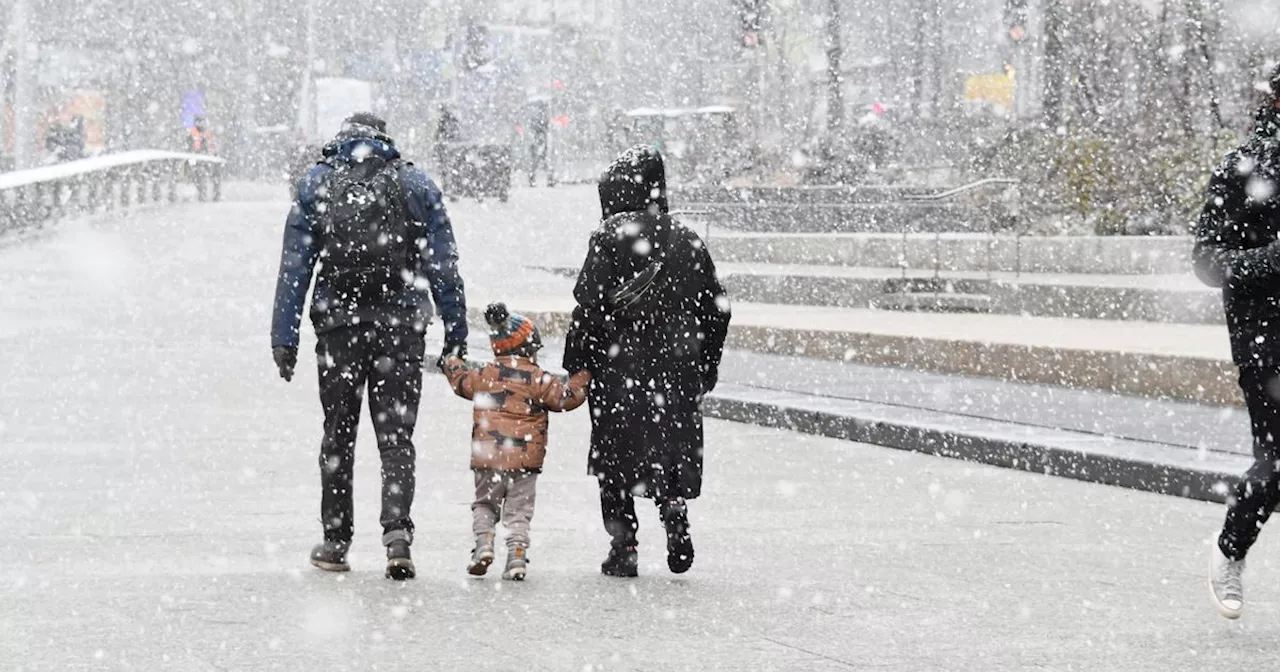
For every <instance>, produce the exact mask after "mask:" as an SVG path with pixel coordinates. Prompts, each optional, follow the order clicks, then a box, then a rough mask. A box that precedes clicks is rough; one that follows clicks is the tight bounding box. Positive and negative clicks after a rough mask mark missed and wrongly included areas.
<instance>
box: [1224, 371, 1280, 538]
mask: <svg viewBox="0 0 1280 672" xmlns="http://www.w3.org/2000/svg"><path fill="white" fill-rule="evenodd" d="M1240 389H1241V390H1242V391H1243V392H1244V400H1245V406H1247V407H1248V409H1249V420H1250V423H1251V425H1252V428H1253V459H1254V462H1253V466H1252V467H1250V468H1249V471H1248V472H1246V473H1245V475H1244V476H1243V477H1241V479H1240V483H1239V484H1238V485H1237V486H1236V489H1235V492H1234V493H1233V496H1232V497H1231V499H1230V500H1229V501H1228V508H1227V520H1226V522H1225V523H1224V524H1223V527H1222V535H1221V536H1220V537H1219V538H1218V547H1219V548H1221V549H1222V552H1223V554H1225V555H1226V556H1227V557H1229V558H1233V559H1236V560H1243V559H1244V557H1245V554H1246V553H1248V552H1249V547H1250V546H1253V542H1254V541H1256V540H1257V538H1258V532H1259V531H1260V530H1261V529H1262V526H1263V524H1265V523H1266V522H1267V519H1268V518H1270V517H1271V512H1272V511H1273V510H1274V509H1275V508H1276V505H1277V504H1280V369H1278V368H1273V367H1248V366H1246V367H1241V369H1240Z"/></svg>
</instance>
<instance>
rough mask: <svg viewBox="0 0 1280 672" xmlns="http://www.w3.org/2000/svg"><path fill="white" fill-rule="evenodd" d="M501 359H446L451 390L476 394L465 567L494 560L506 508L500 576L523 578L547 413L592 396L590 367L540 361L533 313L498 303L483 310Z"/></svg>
mask: <svg viewBox="0 0 1280 672" xmlns="http://www.w3.org/2000/svg"><path fill="white" fill-rule="evenodd" d="M485 321H486V322H488V323H489V337H490V340H491V341H492V343H493V354H494V355H495V356H496V357H497V361H495V362H493V363H491V364H485V365H483V366H481V367H479V368H472V367H468V366H467V364H466V363H465V362H463V361H462V360H461V359H458V358H457V357H450V358H449V359H447V360H445V365H444V372H445V375H446V376H448V378H449V384H450V385H451V386H452V387H453V391H454V392H455V393H456V394H457V395H458V396H460V397H463V398H464V399H472V400H474V401H475V411H474V418H475V427H474V429H473V430H472V438H471V470H472V471H473V472H474V473H475V482H476V500H475V503H473V504H472V505H471V517H472V531H473V532H474V533H475V536H476V545H475V549H474V550H473V551H472V552H471V562H470V564H468V565H467V571H468V572H469V573H470V574H472V575H473V576H484V574H485V573H486V572H488V571H489V565H490V564H492V563H493V560H494V551H493V534H494V527H495V526H496V525H497V523H498V518H499V512H501V518H502V524H503V525H504V526H505V527H506V528H507V534H508V536H507V566H506V570H505V571H503V573H502V578H504V579H507V580H510V581H522V580H524V577H525V573H526V572H527V571H528V568H527V564H528V548H529V522H530V520H532V519H533V502H534V495H535V488H536V486H537V482H538V474H539V473H541V471H542V461H543V458H545V457H546V454H547V425H548V419H547V413H548V412H549V411H555V412H560V411H572V410H573V409H575V408H578V407H579V406H581V405H582V404H583V402H585V401H586V399H587V384H588V383H589V382H591V374H590V373H588V372H586V371H580V372H578V373H576V374H574V375H573V376H571V377H569V378H568V379H565V378H562V377H560V376H555V375H552V374H549V373H547V372H546V371H543V370H542V368H541V367H539V366H538V350H540V349H542V338H541V337H540V336H539V334H538V329H537V327H535V326H534V324H533V322H532V321H530V320H529V319H528V318H525V317H523V316H521V315H512V314H510V312H509V311H508V310H507V307H506V306H505V305H503V304H501V303H495V304H492V305H490V306H489V307H488V308H487V309H485Z"/></svg>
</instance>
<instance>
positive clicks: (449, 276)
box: [271, 132, 467, 347]
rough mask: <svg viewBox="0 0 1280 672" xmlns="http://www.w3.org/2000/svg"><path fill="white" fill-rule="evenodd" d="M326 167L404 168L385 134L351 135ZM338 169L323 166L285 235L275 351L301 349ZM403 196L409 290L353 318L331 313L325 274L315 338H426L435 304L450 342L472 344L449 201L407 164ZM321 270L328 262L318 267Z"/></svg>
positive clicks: (315, 304)
mask: <svg viewBox="0 0 1280 672" xmlns="http://www.w3.org/2000/svg"><path fill="white" fill-rule="evenodd" d="M323 153H324V156H325V158H326V160H328V161H331V162H350V161H354V160H356V158H355V157H364V156H377V157H380V158H382V159H385V160H388V161H395V160H399V158H400V152H399V151H397V150H396V148H395V145H394V143H393V142H392V141H391V139H390V138H389V137H387V136H385V135H383V134H380V133H360V132H355V133H352V132H346V133H344V134H342V135H339V136H338V137H337V138H335V139H334V140H333V141H332V142H330V143H329V144H328V145H326V146H325V148H324V152H323ZM332 171H333V167H332V166H331V165H328V164H327V163H319V164H316V165H315V166H313V167H312V168H311V170H310V171H308V172H307V174H306V175H305V176H304V177H303V178H302V179H301V180H300V181H299V182H298V185H297V194H298V197H297V200H295V201H294V204H293V208H292V209H291V210H290V211H289V218H288V220H287V221H286V222H285V227H284V251H283V253H282V255H281V258H280V274H279V276H278V278H277V281H276V296H275V309H274V310H273V312H272V319H271V345H272V346H273V347H274V346H291V347H297V345H298V329H299V325H300V323H301V321H302V307H303V304H304V303H305V302H306V298H307V288H308V287H309V286H310V285H311V276H312V272H313V270H314V269H315V267H316V263H317V261H320V260H319V257H320V251H321V250H322V249H323V248H324V239H323V230H322V225H321V221H320V215H319V213H320V211H321V209H322V207H321V206H322V201H323V198H322V196H323V194H324V193H325V186H326V184H327V182H328V177H329V175H330V173H331V172H332ZM399 173H400V183H401V185H402V187H403V189H404V195H405V202H406V204H407V210H408V212H407V213H406V216H407V217H408V221H409V227H410V231H411V232H413V233H414V234H415V235H414V238H415V241H414V244H415V245H416V247H417V249H418V250H419V251H420V252H419V254H417V255H414V257H413V261H412V263H411V267H410V268H407V269H405V270H406V271H407V273H406V274H405V278H406V282H405V284H404V288H403V289H402V290H401V291H399V292H397V293H396V295H395V296H392V297H391V298H389V299H388V300H386V301H385V302H382V303H381V304H379V305H374V306H362V307H361V308H360V310H358V311H356V312H355V313H349V312H342V313H336V312H335V311H330V310H329V306H331V305H334V304H335V303H336V302H335V301H334V300H333V299H334V297H333V292H332V289H331V288H330V287H329V285H328V281H327V276H326V274H325V273H324V272H323V270H321V272H320V273H318V278H317V280H316V287H315V291H314V292H313V293H312V297H311V311H310V312H311V321H312V324H313V325H314V327H315V330H316V333H324V332H326V331H330V330H333V329H337V328H340V327H345V326H354V325H356V324H362V325H375V326H382V327H391V328H399V327H412V328H413V329H415V330H417V331H419V332H422V331H425V329H426V326H427V325H428V324H429V323H430V322H431V318H432V309H431V303H432V298H434V299H435V304H436V305H437V306H438V307H439V309H440V314H441V317H442V318H443V320H444V330H445V340H446V342H448V343H464V342H465V341H466V340H467V319H466V316H467V305H466V298H465V296H464V293H463V283H462V278H461V276H459V274H458V248H457V244H456V243H455V241H454V237H453V226H452V224H450V222H449V215H448V213H447V212H445V208H444V200H443V196H442V195H441V193H440V189H439V188H437V187H436V185H435V183H434V182H432V180H431V178H429V177H427V174H426V173H424V172H423V171H422V170H420V169H419V168H417V167H415V166H413V165H410V164H405V165H404V166H402V167H401V168H400V169H399ZM320 263H321V264H322V265H323V261H321V262H320Z"/></svg>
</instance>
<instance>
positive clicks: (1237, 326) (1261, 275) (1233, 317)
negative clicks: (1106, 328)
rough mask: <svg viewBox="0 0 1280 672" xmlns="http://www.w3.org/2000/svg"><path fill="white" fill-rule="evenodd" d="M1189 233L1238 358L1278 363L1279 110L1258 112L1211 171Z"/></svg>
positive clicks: (1199, 268) (1198, 265) (1201, 274)
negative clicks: (1244, 136) (1217, 294)
mask: <svg viewBox="0 0 1280 672" xmlns="http://www.w3.org/2000/svg"><path fill="white" fill-rule="evenodd" d="M1278 81H1280V80H1278ZM1278 86H1280V84H1278ZM1278 93H1280V92H1278ZM1193 234H1194V238H1195V247H1194V249H1193V251H1192V259H1193V260H1194V262H1195V271H1196V275H1198V276H1199V277H1200V279H1201V280H1202V281H1204V283H1205V284H1208V285H1210V286H1213V287H1221V288H1222V303H1223V307H1224V308H1225V309H1226V318H1227V330H1228V332H1229V333H1230V337H1231V353H1232V358H1233V359H1234V361H1235V363H1236V365H1237V366H1265V367H1274V366H1280V242H1277V238H1280V110H1277V109H1276V108H1275V107H1274V106H1272V105H1268V106H1266V107H1265V108H1264V109H1263V110H1262V111H1260V112H1259V113H1258V119H1257V126H1256V127H1255V129H1254V131H1253V134H1252V135H1251V136H1250V137H1249V139H1248V140H1247V141H1245V143H1244V144H1243V145H1241V146H1240V147H1239V148H1237V149H1236V150H1234V151H1232V152H1231V153H1230V154H1228V155H1227V157H1226V159H1225V160H1224V161H1223V162H1222V165H1220V166H1218V168H1217V169H1216V170H1215V171H1214V172H1213V176H1212V178H1210V181H1209V193H1208V197H1207V199H1206V203H1205V206H1204V210H1203V211H1202V212H1201V214H1200V219H1199V221H1197V222H1196V225H1195V227H1194V230H1193Z"/></svg>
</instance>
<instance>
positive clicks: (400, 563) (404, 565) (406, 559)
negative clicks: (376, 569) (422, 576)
mask: <svg viewBox="0 0 1280 672" xmlns="http://www.w3.org/2000/svg"><path fill="white" fill-rule="evenodd" d="M415 576H417V570H415V569H414V567H413V558H411V557H410V556H409V542H408V541H406V540H404V539H397V540H395V541H392V542H391V543H389V544H387V578H388V579H394V580H396V581H405V580H407V579H412V578H413V577H415Z"/></svg>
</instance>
